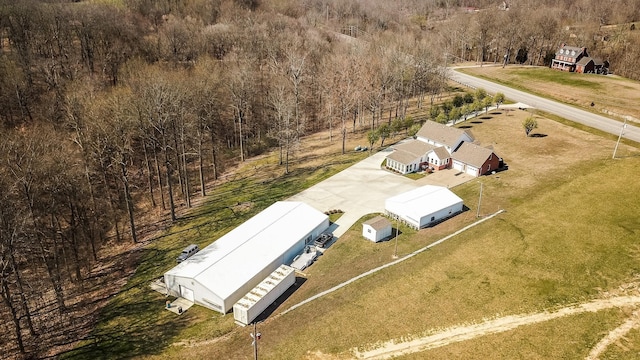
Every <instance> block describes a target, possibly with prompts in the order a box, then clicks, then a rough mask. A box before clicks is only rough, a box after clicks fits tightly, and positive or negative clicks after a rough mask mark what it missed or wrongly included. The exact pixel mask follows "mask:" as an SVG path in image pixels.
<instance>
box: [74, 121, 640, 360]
mask: <svg viewBox="0 0 640 360" xmlns="http://www.w3.org/2000/svg"><path fill="white" fill-rule="evenodd" d="M530 115H532V114H531V113H529V112H527V111H519V110H518V111H512V112H505V111H495V112H493V113H491V114H487V115H486V116H484V118H485V119H482V120H480V119H478V120H472V121H469V122H467V123H466V124H464V126H469V127H470V130H471V131H472V132H473V134H474V135H475V137H476V138H478V139H479V140H480V141H481V143H482V145H484V146H488V145H491V146H493V147H494V150H495V151H496V152H497V153H498V154H499V155H500V156H502V157H503V158H504V160H505V161H506V163H507V164H508V165H509V170H508V171H505V172H500V173H498V174H495V175H492V176H487V177H483V178H480V179H478V180H473V181H471V182H469V183H466V184H464V185H461V186H458V187H456V188H454V189H453V191H454V192H455V193H456V194H458V195H459V196H460V197H462V198H463V199H464V200H465V205H467V206H468V207H469V208H470V210H469V211H467V212H465V213H463V214H461V215H459V216H457V217H455V218H453V219H450V220H448V221H446V222H444V223H442V224H440V225H438V226H436V227H434V228H429V229H423V230H421V231H418V232H416V231H414V230H411V229H409V228H406V227H404V226H402V225H401V226H400V227H399V230H400V236H399V239H398V254H399V255H401V256H402V255H404V254H407V253H409V252H411V251H413V250H415V249H418V248H421V247H423V246H425V245H427V244H429V243H432V242H434V241H436V240H438V239H440V238H442V237H443V236H445V235H448V234H450V233H452V232H454V231H455V230H457V229H459V228H461V227H463V226H464V225H466V224H469V223H471V222H473V221H475V220H476V212H477V210H478V208H477V207H478V191H479V186H480V182H482V184H483V189H484V190H483V200H482V204H481V208H480V211H479V213H480V214H481V215H487V214H490V213H493V212H495V211H496V210H498V209H506V213H504V214H502V215H499V216H498V217H497V218H494V219H492V220H490V221H488V222H485V223H483V224H481V225H479V226H477V227H475V228H473V229H471V230H469V231H467V232H465V233H463V234H461V235H459V236H457V237H455V238H453V239H451V240H449V241H447V242H445V243H442V244H440V245H438V246H437V247H434V248H432V249H431V250H429V251H426V252H424V253H421V254H420V255H418V256H416V257H413V258H411V259H410V260H408V261H405V262H403V263H400V264H398V265H396V266H394V267H391V268H388V269H385V270H384V271H381V272H378V273H376V274H374V275H372V276H369V277H367V278H364V279H361V280H359V281H357V282H355V283H353V284H351V285H349V286H347V287H345V288H343V289H341V290H339V291H337V292H334V293H332V294H329V295H327V296H325V297H323V298H320V299H318V300H316V301H314V302H312V303H309V304H307V305H305V306H302V307H300V308H298V309H296V310H294V311H292V312H290V313H287V314H286V315H283V316H279V315H278V314H279V313H280V312H282V311H283V310H284V309H287V308H288V307H290V306H292V305H294V304H297V303H298V302H300V301H302V300H304V299H306V298H308V297H309V296H312V295H314V294H317V293H318V292H320V291H322V290H325V289H328V288H330V287H332V286H334V285H336V284H339V283H341V282H343V281H345V280H347V279H349V278H351V277H353V276H355V275H358V274H360V273H362V272H364V271H366V270H368V269H371V268H374V267H376V266H379V265H381V264H385V263H387V262H389V261H391V255H392V254H393V251H394V247H395V241H393V240H392V241H387V242H383V243H378V244H374V243H371V242H369V241H367V240H364V239H363V238H362V237H361V234H360V232H361V223H360V222H358V223H357V224H356V225H354V227H353V228H352V229H350V230H349V231H348V232H347V233H346V234H345V235H344V236H343V237H341V238H340V239H339V240H338V241H337V242H336V243H335V244H334V245H333V246H332V247H331V248H330V249H329V250H328V251H327V252H326V253H325V254H324V255H323V256H322V257H320V259H319V260H318V261H317V262H316V263H315V264H314V265H313V266H312V267H310V268H309V269H307V270H306V279H302V278H300V279H298V282H297V284H296V286H297V289H296V291H295V292H294V293H293V294H291V295H290V296H289V297H288V298H287V299H285V300H284V301H283V302H282V303H281V304H279V307H278V308H277V309H275V311H273V313H272V315H271V316H270V317H268V318H267V319H266V320H265V321H264V322H263V323H261V324H260V325H259V326H260V331H261V332H262V334H263V338H262V340H261V341H260V358H264V359H304V358H308V359H315V358H318V359H332V358H349V357H351V356H352V355H351V354H352V349H354V348H358V349H362V350H363V349H369V348H374V347H376V346H377V345H376V344H377V342H383V341H387V340H390V339H410V338H413V337H417V336H422V335H425V334H429V333H431V332H434V331H436V330H437V329H441V328H445V327H449V326H454V325H459V324H468V323H474V322H480V321H482V320H483V319H486V318H492V317H497V316H502V315H508V314H520V313H528V312H537V311H542V310H545V309H554V308H558V307H561V306H564V305H567V304H571V303H575V302H580V301H584V300H587V299H592V298H597V297H600V296H602V295H603V293H604V292H607V291H609V292H610V291H614V290H615V289H617V288H618V287H619V286H621V285H622V284H628V283H635V282H636V281H637V275H638V274H639V273H640V262H639V260H640V244H638V243H637V239H638V238H639V235H640V219H639V218H638V216H637V214H638V213H640V183H638V182H637V181H636V179H637V168H638V166H640V152H639V150H638V149H637V148H635V147H633V146H629V145H625V144H623V145H622V146H621V148H620V149H619V151H618V155H619V159H616V160H610V157H611V152H612V151H613V146H614V143H615V137H613V136H600V135H601V134H599V133H597V132H585V131H583V130H582V129H576V128H573V127H569V126H566V125H564V124H563V123H561V122H557V121H553V120H549V119H547V118H546V117H544V116H543V115H541V114H533V115H534V116H536V117H537V120H538V124H539V127H538V129H537V130H536V133H537V134H538V136H537V137H530V138H527V137H525V135H524V130H523V129H522V126H521V122H522V120H523V119H524V118H525V117H527V116H530ZM361 137H362V136H361ZM318 139H320V138H318ZM318 139H316V140H313V141H309V142H308V143H307V145H306V146H307V149H308V150H309V151H304V152H301V153H302V154H305V155H304V156H300V157H299V158H298V160H297V161H296V163H295V164H294V166H293V169H294V171H293V172H292V173H291V174H289V175H282V174H281V173H279V174H278V172H279V171H280V172H281V168H278V167H276V166H275V165H274V164H275V158H274V157H273V156H267V157H262V158H259V159H254V160H252V161H251V162H250V163H247V164H245V165H244V166H243V168H242V169H240V171H238V172H237V174H238V175H237V176H236V179H235V181H233V182H229V183H226V184H223V185H220V186H218V187H217V188H216V190H215V191H214V192H212V195H211V196H210V198H209V199H208V200H207V202H206V203H205V204H204V205H203V206H201V207H199V208H197V209H196V210H194V211H193V212H192V213H191V214H190V215H189V216H186V217H184V218H183V219H182V220H181V222H180V223H179V224H177V225H176V226H175V227H174V228H172V229H171V230H170V231H169V232H168V233H167V234H166V235H165V236H163V237H160V238H158V239H156V240H155V241H154V242H153V243H152V244H150V245H149V246H148V247H147V248H146V249H145V250H144V254H143V257H144V261H143V262H142V265H141V266H140V267H139V268H138V270H137V272H136V274H135V275H134V276H133V277H132V278H131V279H130V281H129V283H128V284H127V286H126V288H125V289H124V290H123V291H122V293H121V294H119V295H118V296H117V297H115V298H114V299H113V301H112V302H111V304H110V305H109V306H108V307H107V308H106V309H105V311H104V312H103V315H102V318H103V321H102V322H101V323H100V325H99V327H98V328H97V330H96V331H95V332H94V338H95V341H89V342H87V343H86V344H85V346H84V347H82V348H79V349H77V350H76V352H74V353H73V354H69V355H68V356H66V357H67V358H92V359H93V358H98V359H101V358H102V359H110V358H123V357H127V358H130V357H144V358H149V359H173V358H182V357H184V354H185V353H188V354H189V356H190V357H192V358H220V359H222V358H224V359H251V358H252V357H253V352H252V349H251V346H250V338H249V336H248V334H249V331H250V330H249V328H239V327H237V326H236V325H234V324H233V316H232V314H227V315H226V316H221V315H219V314H217V313H215V312H212V311H209V310H206V309H204V308H201V307H198V306H194V307H193V308H191V309H190V310H189V311H187V312H186V313H185V314H184V315H182V316H180V317H176V316H175V315H174V314H172V313H170V312H168V311H163V310H162V306H163V304H164V300H165V298H164V297H163V296H162V295H160V294H157V293H155V292H153V291H151V290H150V289H149V288H148V283H149V282H150V280H151V279H153V278H155V277H158V276H160V275H162V273H163V272H164V271H166V270H168V269H169V268H170V267H171V266H173V264H174V258H175V256H176V255H177V253H178V252H179V251H180V249H181V248H182V247H184V246H185V245H187V244H189V243H197V244H199V245H201V246H205V245H207V244H208V243H209V242H210V241H211V240H213V239H215V238H217V237H218V236H220V235H221V234H224V233H225V232H227V231H229V230H230V229H232V228H233V227H234V226H236V225H237V224H239V223H240V222H242V221H244V219H246V218H248V217H250V216H252V215H253V214H255V213H257V212H258V211H259V210H262V209H263V208H265V207H266V206H268V205H269V204H270V203H272V202H273V201H276V200H281V199H284V198H286V197H288V196H290V195H292V194H295V193H297V192H298V191H300V190H302V189H304V188H306V187H308V186H310V185H312V184H314V183H316V182H318V181H321V180H322V179H325V178H327V177H328V176H330V175H331V174H334V173H336V172H337V171H339V170H341V169H343V168H344V167H346V166H348V165H349V164H351V163H353V162H354V161H357V160H358V159H360V158H362V157H364V156H366V155H367V154H363V153H353V152H352V153H350V154H347V155H336V154H337V153H338V151H337V150H335V149H334V152H333V153H329V154H325V155H322V154H320V155H314V154H318V153H319V151H320V148H321V146H320V145H318V144H319V143H322V141H326V139H322V140H318ZM351 141H352V142H351V143H350V144H349V148H353V145H355V144H357V143H358V141H360V142H361V143H363V142H362V139H361V138H357V137H355V138H354V139H352V140H351ZM631 145H634V144H631ZM334 147H335V148H336V149H337V147H338V145H337V144H336V145H335V146H334ZM312 149H315V150H316V151H312ZM372 216H375V214H371V215H368V216H366V217H364V218H363V219H361V221H365V220H367V219H368V218H370V217H372ZM394 226H395V224H394ZM635 286H637V285H635ZM624 316H625V314H624V312H623V311H622V310H607V311H601V312H598V313H595V314H581V315H576V316H571V317H567V318H562V319H556V320H553V321H551V322H547V323H541V324H537V325H531V326H526V327H522V328H518V329H517V330H515V331H512V332H508V333H503V334H497V335H491V336H487V337H483V338H479V339H476V340H472V341H468V342H463V343H457V344H453V345H449V346H447V347H443V348H440V349H435V350H431V351H429V352H428V353H427V354H418V355H411V356H406V358H415V359H418V358H424V356H428V357H429V358H436V359H438V358H468V359H474V358H475V359H485V358H505V359H506V358H514V357H522V355H523V354H525V355H526V354H530V355H531V356H524V357H525V358H536V357H538V358H584V356H585V355H586V354H587V353H588V352H589V350H590V347H592V346H593V345H595V343H597V342H598V341H599V339H600V338H601V337H602V336H603V335H604V334H606V332H607V331H609V330H611V329H613V328H615V327H616V326H618V325H619V324H620V323H621V322H622V321H624ZM549 339H554V340H555V341H553V342H551V341H550V340H549ZM628 339H629V344H627V348H629V349H631V350H633V349H638V348H639V347H640V345H639V344H640V334H638V332H637V331H636V332H632V333H630V334H629V337H628ZM610 353H611V356H612V357H613V356H616V357H620V358H625V357H626V358H631V356H630V355H629V352H628V351H624V350H620V349H611V350H610ZM547 355H548V356H547Z"/></svg>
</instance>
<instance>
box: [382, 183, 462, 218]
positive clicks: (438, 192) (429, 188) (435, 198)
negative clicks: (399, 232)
mask: <svg viewBox="0 0 640 360" xmlns="http://www.w3.org/2000/svg"><path fill="white" fill-rule="evenodd" d="M462 207H463V203H462V199H461V198H459V197H458V196H457V195H456V194H454V193H453V192H451V191H450V190H449V189H447V188H445V187H441V186H434V185H425V186H422V187H419V188H417V189H413V190H411V191H407V192H405V193H402V194H400V195H396V196H394V197H390V198H388V199H387V200H386V201H385V210H386V212H387V214H389V215H390V216H392V217H394V218H398V219H400V220H402V221H404V222H405V223H406V224H408V225H409V226H411V227H413V228H416V229H421V228H423V227H427V226H430V225H433V224H435V223H437V222H439V221H442V220H443V219H446V218H448V217H450V216H454V215H456V214H457V213H459V212H462Z"/></svg>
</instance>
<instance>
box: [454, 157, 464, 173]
mask: <svg viewBox="0 0 640 360" xmlns="http://www.w3.org/2000/svg"><path fill="white" fill-rule="evenodd" d="M453 169H454V170H458V171H462V172H464V170H465V169H464V163H463V162H462V161H458V160H453Z"/></svg>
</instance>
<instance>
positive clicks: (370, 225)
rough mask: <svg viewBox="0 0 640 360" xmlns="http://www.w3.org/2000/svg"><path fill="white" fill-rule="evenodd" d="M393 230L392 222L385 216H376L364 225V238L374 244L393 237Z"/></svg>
mask: <svg viewBox="0 0 640 360" xmlns="http://www.w3.org/2000/svg"><path fill="white" fill-rule="evenodd" d="M391 230H392V228H391V222H390V221H389V220H388V219H387V218H385V217H383V216H376V217H374V218H373V219H370V220H367V221H365V222H364V223H362V236H364V237H365V238H367V239H369V240H371V241H373V242H378V241H381V240H384V239H385V238H387V237H389V236H391Z"/></svg>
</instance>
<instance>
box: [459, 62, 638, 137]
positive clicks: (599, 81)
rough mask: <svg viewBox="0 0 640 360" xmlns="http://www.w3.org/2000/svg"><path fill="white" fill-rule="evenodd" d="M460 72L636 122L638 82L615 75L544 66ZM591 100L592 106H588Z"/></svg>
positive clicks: (489, 68)
mask: <svg viewBox="0 0 640 360" xmlns="http://www.w3.org/2000/svg"><path fill="white" fill-rule="evenodd" d="M464 72H466V73H468V74H471V75H476V76H481V77H484V78H487V79H489V80H492V81H497V82H500V83H503V84H505V85H508V86H511V87H514V88H517V89H522V90H525V91H528V92H532V93H535V94H538V95H542V96H545V97H549V98H553V99H556V100H558V101H561V102H564V103H568V104H573V105H577V106H579V107H583V108H585V109H587V110H591V111H594V112H597V113H601V114H603V115H609V116H615V117H618V118H623V117H624V116H629V117H631V118H629V120H632V121H634V122H636V123H638V124H640V107H638V104H640V82H637V81H633V80H628V79H625V78H622V77H619V76H615V75H608V76H602V75H594V74H577V73H566V72H561V71H555V70H551V69H549V68H546V67H528V66H508V67H506V68H502V67H501V66H484V67H482V68H479V67H478V68H475V67H474V68H466V69H464ZM591 103H593V106H591Z"/></svg>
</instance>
